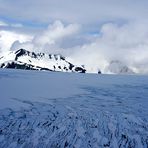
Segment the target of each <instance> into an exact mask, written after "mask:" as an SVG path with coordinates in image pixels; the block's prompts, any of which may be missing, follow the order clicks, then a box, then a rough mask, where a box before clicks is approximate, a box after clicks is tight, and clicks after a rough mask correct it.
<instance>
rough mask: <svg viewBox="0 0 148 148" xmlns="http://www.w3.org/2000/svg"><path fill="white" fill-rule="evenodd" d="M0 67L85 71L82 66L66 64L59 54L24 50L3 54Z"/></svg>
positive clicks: (0, 58)
mask: <svg viewBox="0 0 148 148" xmlns="http://www.w3.org/2000/svg"><path fill="white" fill-rule="evenodd" d="M0 67H1V68H15V69H28V70H29V69H30V70H49V71H62V72H80V73H85V71H86V70H85V68H84V67H83V66H76V65H74V64H72V63H70V62H68V61H67V60H66V59H65V57H63V56H62V55H60V54H45V53H35V52H30V51H27V50H25V49H19V50H17V51H11V52H7V53H4V54H3V55H2V56H1V57H0Z"/></svg>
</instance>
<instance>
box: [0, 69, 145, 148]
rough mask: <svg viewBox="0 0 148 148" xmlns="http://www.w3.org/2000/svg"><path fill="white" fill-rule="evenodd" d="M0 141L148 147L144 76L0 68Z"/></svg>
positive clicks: (6, 143) (19, 144) (10, 144)
mask: <svg viewBox="0 0 148 148" xmlns="http://www.w3.org/2000/svg"><path fill="white" fill-rule="evenodd" d="M0 147H2V148H3V147H4V148H5V147H7V148H10V147H11V148H13V147H15V148H16V147H18V148H19V147H26V148H32V147H34V148H36V147H38V148H41V147H49V148H52V147H53V148H55V147H67V148H68V147H76V148H78V147H81V148H85V147H94V148H98V147H99V148H100V147H110V148H117V147H121V148H124V147H128V148H147V147H148V77H147V76H117V75H116V76H112V75H93V74H67V73H52V72H51V73H50V72H48V73H46V72H34V71H31V72H30V71H22V70H0Z"/></svg>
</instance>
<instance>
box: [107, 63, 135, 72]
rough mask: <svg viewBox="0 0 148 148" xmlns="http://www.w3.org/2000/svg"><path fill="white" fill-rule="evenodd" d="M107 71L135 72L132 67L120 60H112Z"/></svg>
mask: <svg viewBox="0 0 148 148" xmlns="http://www.w3.org/2000/svg"><path fill="white" fill-rule="evenodd" d="M106 72H108V73H112V74H134V72H133V71H132V69H130V68H129V67H128V66H126V65H125V64H123V63H122V62H121V61H119V60H113V61H111V62H110V63H109V65H108V66H107V67H106Z"/></svg>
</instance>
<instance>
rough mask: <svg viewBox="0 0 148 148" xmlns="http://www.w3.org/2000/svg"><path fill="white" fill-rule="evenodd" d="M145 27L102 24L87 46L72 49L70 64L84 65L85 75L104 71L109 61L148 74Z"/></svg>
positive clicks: (142, 25)
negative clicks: (90, 72) (72, 62)
mask: <svg viewBox="0 0 148 148" xmlns="http://www.w3.org/2000/svg"><path fill="white" fill-rule="evenodd" d="M147 25H148V24H147V23H144V22H143V23H137V22H135V23H128V24H125V25H121V26H119V25H116V24H112V23H109V24H104V25H103V26H102V28H101V30H100V32H101V35H99V36H98V38H97V39H96V40H94V41H93V42H92V43H91V44H86V45H83V46H82V47H77V48H75V49H73V52H72V54H71V55H70V58H71V60H72V61H77V62H79V64H80V63H85V64H86V68H88V70H89V71H92V68H93V70H94V71H96V70H97V69H98V68H100V69H102V71H104V70H105V67H106V66H107V65H108V64H109V62H110V61H112V60H119V61H122V62H123V63H125V64H126V65H128V66H129V67H130V68H132V69H133V70H134V71H135V72H138V73H148V67H147V66H146V65H147V64H148V29H147Z"/></svg>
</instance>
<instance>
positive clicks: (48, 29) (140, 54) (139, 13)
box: [0, 0, 148, 73]
mask: <svg viewBox="0 0 148 148" xmlns="http://www.w3.org/2000/svg"><path fill="white" fill-rule="evenodd" d="M147 6H148V1H147V0H142V1H139V0H124V1H119V0H92V1H90V0H75V1H73V0H60V1H58V0H54V1H53V0H52V1H51V0H24V1H20V0H13V1H12V0H0V53H1V52H5V51H9V50H16V49H18V48H26V49H27V50H31V51H32V50H35V51H44V52H50V53H61V54H63V55H65V56H67V57H68V58H69V59H70V60H71V61H72V62H77V63H76V64H86V66H87V67H95V69H97V68H100V67H106V65H107V64H108V63H109V62H110V61H112V60H120V61H122V62H123V63H124V64H126V65H128V66H129V67H130V68H132V69H134V70H135V71H138V72H141V73H148V68H147V64H148V27H147V26H148V18H147V14H148V9H147Z"/></svg>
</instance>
